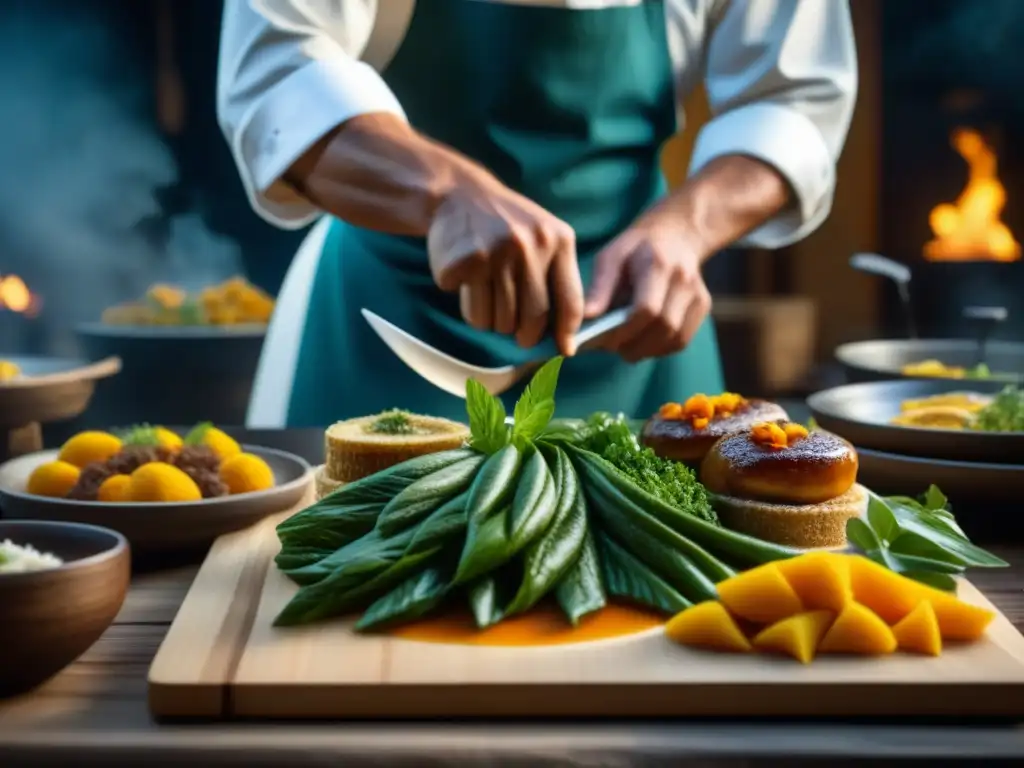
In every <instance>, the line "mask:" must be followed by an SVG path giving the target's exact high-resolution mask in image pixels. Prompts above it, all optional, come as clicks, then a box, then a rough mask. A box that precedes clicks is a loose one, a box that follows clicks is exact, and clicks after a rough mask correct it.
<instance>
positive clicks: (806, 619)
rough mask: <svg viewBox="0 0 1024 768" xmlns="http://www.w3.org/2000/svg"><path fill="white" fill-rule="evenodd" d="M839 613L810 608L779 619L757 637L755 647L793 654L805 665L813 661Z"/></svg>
mask: <svg viewBox="0 0 1024 768" xmlns="http://www.w3.org/2000/svg"><path fill="white" fill-rule="evenodd" d="M834 618H835V614H834V613H833V612H832V611H807V612H806V613H798V614H796V615H795V616H790V617H789V618H788V619H783V620H782V621H777V622H775V623H774V624H772V625H771V626H770V627H766V628H765V629H763V630H761V631H760V632H759V633H758V634H757V636H756V637H754V647H755V648H757V649H758V650H762V651H774V652H776V653H785V654H787V655H789V656H792V657H793V658H794V659H796V660H797V661H799V662H800V663H801V664H810V663H811V660H812V659H813V658H814V654H815V652H816V651H817V649H818V644H819V643H820V642H821V639H822V637H824V636H825V632H826V631H828V628H829V626H831V624H832V620H833V619H834Z"/></svg>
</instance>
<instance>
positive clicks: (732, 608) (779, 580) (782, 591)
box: [717, 563, 803, 624]
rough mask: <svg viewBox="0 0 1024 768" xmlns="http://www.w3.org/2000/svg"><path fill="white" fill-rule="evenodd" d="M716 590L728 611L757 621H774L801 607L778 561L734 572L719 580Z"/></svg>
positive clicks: (788, 615) (801, 608) (748, 619)
mask: <svg viewBox="0 0 1024 768" xmlns="http://www.w3.org/2000/svg"><path fill="white" fill-rule="evenodd" d="M717 589H718V599H719V600H721V601H722V604H723V605H725V607H726V608H728V609H729V613H731V614H732V615H733V616H739V617H740V618H741V619H746V620H747V621H753V622H755V623H757V624H774V623H775V622H777V621H781V620H782V619H788V618H789V617H790V616H792V615H794V614H797V613H800V612H801V611H802V610H803V604H802V603H801V602H800V597H799V595H797V593H796V591H794V589H793V587H791V586H790V585H789V582H788V581H786V578H785V577H784V576H783V575H782V571H780V570H779V565H778V563H768V564H767V565H760V566H758V567H757V568H753V569H751V570H749V571H744V572H743V573H738V574H736V575H735V576H733V577H732V578H729V579H726V580H725V581H723V582H720V583H719V584H718V586H717Z"/></svg>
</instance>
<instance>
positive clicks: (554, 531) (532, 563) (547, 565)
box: [508, 449, 587, 614]
mask: <svg viewBox="0 0 1024 768" xmlns="http://www.w3.org/2000/svg"><path fill="white" fill-rule="evenodd" d="M554 465H555V468H554V472H553V475H554V482H555V489H556V497H557V501H556V503H555V514H554V518H553V519H552V521H551V525H550V527H549V528H548V530H547V531H546V532H545V533H544V535H543V536H542V537H540V538H539V539H536V540H535V541H533V542H532V543H530V544H529V546H527V548H526V550H525V551H524V553H523V579H522V582H521V583H520V584H519V590H518V591H517V592H516V595H515V597H514V598H513V599H512V602H511V603H510V605H509V606H508V613H510V614H512V613H521V612H522V611H525V610H527V609H529V608H531V607H533V605H535V604H536V602H537V601H538V600H540V598H541V597H543V596H544V595H545V594H547V592H548V591H549V590H550V589H551V588H552V587H553V586H554V585H555V584H556V583H558V581H559V579H561V578H562V577H563V576H564V575H565V574H566V572H567V571H568V570H569V568H570V567H572V565H573V563H574V562H575V561H576V560H578V559H579V556H580V551H581V549H582V548H583V543H584V539H585V537H586V535H587V505H586V502H585V501H584V498H583V493H582V491H581V490H580V487H579V482H578V481H577V478H576V471H575V470H574V469H573V468H572V464H570V463H569V457H568V456H567V455H566V454H565V451H563V450H561V449H556V451H555V456H554Z"/></svg>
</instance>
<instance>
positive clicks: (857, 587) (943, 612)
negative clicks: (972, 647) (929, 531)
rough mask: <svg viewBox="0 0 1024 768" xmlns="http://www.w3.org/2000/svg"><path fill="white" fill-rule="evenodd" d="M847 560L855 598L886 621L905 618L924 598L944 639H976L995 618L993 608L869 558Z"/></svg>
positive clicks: (891, 622) (896, 621)
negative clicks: (980, 606)
mask: <svg viewBox="0 0 1024 768" xmlns="http://www.w3.org/2000/svg"><path fill="white" fill-rule="evenodd" d="M847 559H848V564H849V569H850V585H851V586H852V588H853V599H854V600H856V601H857V602H858V603H861V604H862V605H865V606H867V607H868V608H870V609H871V610H872V611H874V612H875V613H877V614H878V615H879V616H880V617H882V620H883V621H885V622H886V623H887V624H896V623H898V622H900V621H902V620H903V618H904V617H906V616H907V614H909V613H910V612H911V611H912V610H914V609H915V608H916V607H917V606H918V604H919V603H920V602H921V601H922V600H927V601H928V602H930V603H931V604H932V607H933V608H934V609H935V618H936V619H937V620H938V622H939V631H940V632H941V633H942V638H943V639H944V640H977V639H978V638H979V637H981V636H982V635H984V634H985V630H986V629H987V628H988V625H989V624H991V623H992V620H993V619H994V618H995V613H993V612H992V611H989V610H987V609H985V608H979V607H978V606H976V605H971V604H970V603H966V602H964V601H963V600H961V599H960V598H958V597H956V596H955V595H952V594H950V593H948V592H943V591H941V590H938V589H934V588H932V587H929V586H927V585H925V584H922V583H920V582H918V581H914V580H913V579H908V578H907V577H906V576H901V575H900V574H898V573H894V572H893V571H890V570H889V569H888V568H886V567H885V566H882V565H879V564H878V563H876V562H874V561H873V560H868V559H867V558H866V557H860V556H857V555H855V556H848V557H847Z"/></svg>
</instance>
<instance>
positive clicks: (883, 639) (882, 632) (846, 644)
mask: <svg viewBox="0 0 1024 768" xmlns="http://www.w3.org/2000/svg"><path fill="white" fill-rule="evenodd" d="M895 650H896V636H895V635H893V633H892V629H891V628H890V627H889V625H888V624H886V623H885V622H884V621H882V619H881V617H880V616H879V615H878V614H877V613H875V612H874V611H872V610H871V609H870V608H868V607H866V606H863V605H861V604H860V603H855V602H850V603H847V604H846V607H845V608H843V610H842V611H841V612H840V613H839V615H838V616H836V620H835V621H834V622H832V626H831V627H829V630H828V632H826V633H825V636H824V637H823V638H822V639H821V643H819V644H818V653H857V654H863V655H870V656H878V655H882V654H886V653H892V652H893V651H895Z"/></svg>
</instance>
